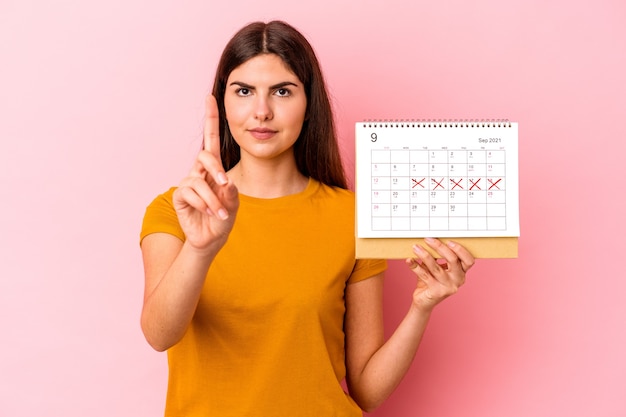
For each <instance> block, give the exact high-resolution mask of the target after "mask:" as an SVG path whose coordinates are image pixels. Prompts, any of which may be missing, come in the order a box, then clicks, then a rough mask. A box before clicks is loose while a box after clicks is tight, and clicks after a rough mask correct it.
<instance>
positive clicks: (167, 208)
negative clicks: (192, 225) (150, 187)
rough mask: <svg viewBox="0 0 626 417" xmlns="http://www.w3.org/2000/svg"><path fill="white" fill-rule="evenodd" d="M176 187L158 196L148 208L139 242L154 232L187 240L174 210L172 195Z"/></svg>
mask: <svg viewBox="0 0 626 417" xmlns="http://www.w3.org/2000/svg"><path fill="white" fill-rule="evenodd" d="M174 190H176V188H175V187H172V188H170V189H169V190H168V191H166V192H165V193H163V194H161V195H159V196H157V197H156V198H155V199H154V200H153V201H152V202H151V203H150V204H149V205H148V207H147V208H146V213H145V214H144V217H143V223H142V225H141V233H140V236H139V243H140V244H141V241H142V240H143V238H144V237H146V236H148V235H149V234H152V233H167V234H170V235H174V236H176V237H177V238H179V239H180V240H182V241H185V233H184V232H183V229H182V228H181V227H180V224H179V223H178V216H177V215H176V210H174V204H173V203H172V197H173V195H174Z"/></svg>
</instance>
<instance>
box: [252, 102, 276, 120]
mask: <svg viewBox="0 0 626 417" xmlns="http://www.w3.org/2000/svg"><path fill="white" fill-rule="evenodd" d="M254 116H255V119H257V120H260V121H265V120H270V119H271V118H272V117H273V116H274V115H273V113H272V109H271V107H270V103H269V100H268V99H267V98H265V97H259V98H258V99H257V102H256V107H255V109H254Z"/></svg>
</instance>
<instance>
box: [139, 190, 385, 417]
mask: <svg viewBox="0 0 626 417" xmlns="http://www.w3.org/2000/svg"><path fill="white" fill-rule="evenodd" d="M173 192H174V189H173V188H172V189H170V190H169V191H168V192H166V193H164V194H162V195H160V196H159V197H157V198H156V199H155V200H154V201H153V202H152V203H151V204H150V206H149V207H148V208H147V210H146V214H145V217H144V222H143V227H142V230H141V239H143V237H145V236H146V235H148V234H150V233H155V232H165V233H169V234H173V235H174V236H177V237H179V238H180V239H181V240H184V239H185V236H184V233H183V232H182V230H181V228H180V226H179V224H178V221H177V217H176V213H175V211H174V208H173V206H172V194H173ZM239 197H240V208H239V212H238V213H237V219H236V221H235V226H234V228H233V230H232V232H231V234H230V236H229V238H228V241H227V243H226V245H225V246H224V247H223V248H222V250H221V251H220V252H219V254H218V255H217V257H216V258H215V260H214V262H213V263H212V265H211V267H210V268H209V271H208V273H207V278H206V282H205V285H204V288H203V291H202V294H201V297H200V302H199V304H198V308H197V310H196V313H195V316H194V318H193V320H192V322H191V324H190V325H189V328H188V329H187V332H186V334H185V335H184V337H183V339H182V340H181V341H180V342H179V343H178V344H177V345H175V346H174V347H172V348H171V349H169V350H168V362H169V381H168V392H167V401H166V411H165V415H166V416H177V417H179V416H185V417H191V416H198V417H200V416H202V417H206V416H219V417H226V416H233V417H244V416H263V417H270V416H285V417H307V416H311V417H329V416H338V417H339V416H341V417H344V416H345V417H348V416H355V417H356V416H362V412H361V410H360V409H359V407H358V406H357V405H356V403H355V402H354V401H353V400H352V399H351V398H350V396H349V395H348V394H346V393H345V392H344V390H343V389H342V386H341V381H342V380H343V379H344V377H345V374H346V369H345V354H344V333H343V318H344V313H345V302H344V290H345V287H346V285H347V284H349V283H353V282H357V281H360V280H363V279H366V278H369V277H371V276H373V275H376V274H378V273H380V272H382V271H384V270H385V268H386V262H385V261H384V260H356V259H355V252H354V251H355V240H354V238H355V233H354V224H355V218H354V212H355V210H354V194H353V193H352V192H350V191H347V190H342V189H337V188H332V187H329V186H326V185H323V184H320V183H319V182H317V181H315V180H312V179H311V180H309V184H308V186H307V188H306V189H305V190H304V191H303V192H301V193H298V194H295V195H290V196H286V197H281V198H275V199H258V198H252V197H249V196H245V195H240V196H239Z"/></svg>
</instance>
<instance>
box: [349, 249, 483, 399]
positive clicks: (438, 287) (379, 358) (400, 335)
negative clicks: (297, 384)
mask: <svg viewBox="0 0 626 417" xmlns="http://www.w3.org/2000/svg"><path fill="white" fill-rule="evenodd" d="M427 243H428V244H429V245H430V246H431V247H433V249H435V250H436V251H437V252H438V253H439V254H440V255H441V256H442V258H443V259H445V260H446V262H447V265H445V266H444V265H440V264H438V263H437V261H436V260H435V259H434V258H433V257H432V256H431V255H430V254H429V253H428V252H427V251H426V250H424V249H422V248H419V247H416V248H415V249H414V251H415V254H416V257H415V258H412V259H408V260H407V264H408V265H409V267H410V268H411V269H412V270H413V271H414V272H415V274H416V275H417V276H418V284H417V288H416V289H415V291H414V293H413V302H412V303H411V307H410V308H409V311H408V312H407V314H406V316H405V317H404V319H403V320H402V322H401V323H400V325H399V326H398V328H397V329H396V330H395V332H394V333H393V334H392V336H391V337H390V338H389V340H387V341H386V342H385V341H384V328H383V306H382V298H383V276H382V274H380V275H376V276H374V277H372V278H369V279H366V280H363V281H360V282H357V283H354V284H350V285H348V286H347V289H346V318H345V331H346V367H347V378H346V379H347V383H348V389H349V390H350V394H351V396H352V397H353V398H354V400H355V401H356V402H357V403H358V404H359V406H360V407H361V408H362V409H363V410H365V411H371V410H373V409H375V408H376V407H378V406H379V405H380V404H382V402H383V401H385V400H386V399H387V397H389V395H391V393H392V392H393V391H394V389H395V388H396V387H397V386H398V384H399V383H400V381H401V380H402V378H403V377H404V375H405V374H406V372H407V371H408V370H409V367H410V366H411V363H412V361H413V358H414V357H415V353H416V352H417V349H418V347H419V345H420V342H421V340H422V336H423V335H424V332H425V330H426V326H427V324H428V321H429V319H430V315H431V313H432V310H433V308H434V307H435V306H436V305H437V304H439V302H441V301H442V300H443V299H445V298H447V297H448V296H450V295H452V294H454V293H455V292H456V291H457V290H458V288H459V287H460V286H461V285H462V284H463V283H464V282H465V272H466V271H467V270H468V269H469V268H470V267H471V266H472V265H473V263H474V258H473V257H472V256H471V255H470V254H469V252H467V250H466V249H465V248H463V247H462V246H460V245H458V244H454V243H449V245H448V246H446V245H443V244H442V243H441V242H439V241H438V240H432V239H428V240H427Z"/></svg>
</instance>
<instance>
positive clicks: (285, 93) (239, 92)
mask: <svg viewBox="0 0 626 417" xmlns="http://www.w3.org/2000/svg"><path fill="white" fill-rule="evenodd" d="M235 92H236V93H237V95H238V96H241V97H247V96H248V95H250V89H249V88H245V87H241V88H238V89H237V90H235ZM279 92H282V94H278V97H289V96H290V95H291V90H289V89H288V88H284V87H283V88H277V89H276V90H275V91H274V94H276V93H279Z"/></svg>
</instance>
